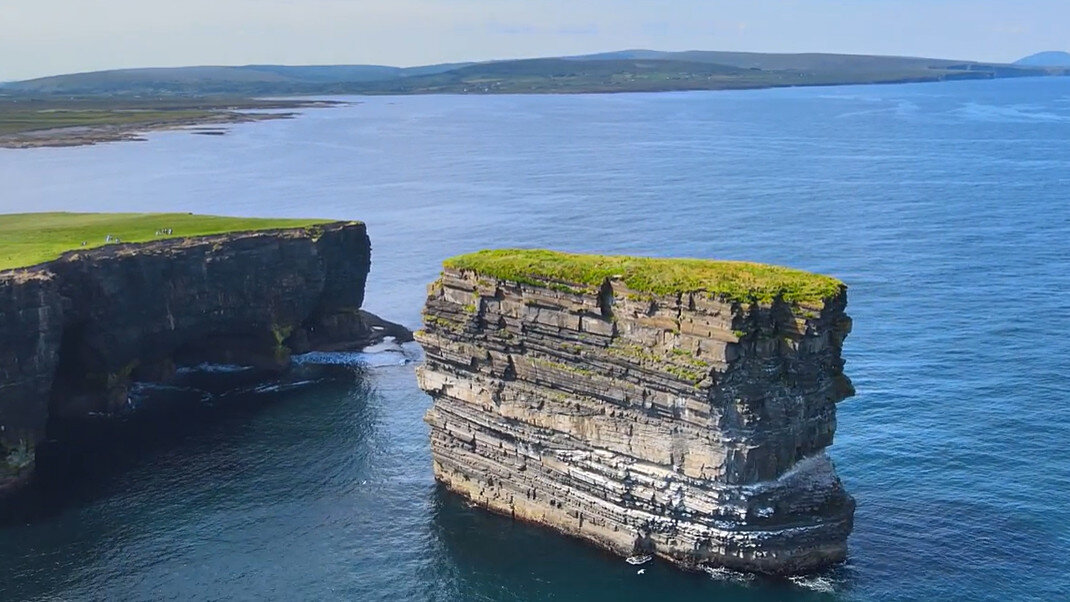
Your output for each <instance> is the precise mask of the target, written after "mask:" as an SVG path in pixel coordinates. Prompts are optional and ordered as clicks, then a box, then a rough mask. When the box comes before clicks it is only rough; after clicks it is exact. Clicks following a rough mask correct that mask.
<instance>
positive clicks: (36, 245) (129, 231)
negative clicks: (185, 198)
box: [0, 213, 330, 271]
mask: <svg viewBox="0 0 1070 602" xmlns="http://www.w3.org/2000/svg"><path fill="white" fill-rule="evenodd" d="M329 221H330V220H322V219H319V220H317V219H265V218H246V217H220V216H214V215H193V214H190V213H16V214H8V215H0V271H3V270H10V269H14V268H23V267H29V266H33V265H37V264H40V263H45V262H47V261H52V260H54V259H57V258H58V257H59V256H60V255H62V254H63V253H66V252H67V251H77V250H85V249H92V248H95V247H102V246H104V245H108V244H118V243H119V242H122V243H137V242H148V241H153V240H165V239H171V238H187V237H192V236H207V235H211V234H226V233H228V232H248V231H256V230H274V229H278V228H307V227H311V226H316V225H320V224H324V223H328V222H329ZM109 237H110V238H109ZM83 243H84V244H83Z"/></svg>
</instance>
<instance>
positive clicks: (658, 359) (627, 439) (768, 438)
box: [417, 268, 855, 574]
mask: <svg viewBox="0 0 1070 602" xmlns="http://www.w3.org/2000/svg"><path fill="white" fill-rule="evenodd" d="M583 288H584V287H583V285H574V284H572V283H567V282H565V283H562V282H552V283H547V286H545V287H544V286H535V285H529V284H518V283H515V282H508V281H502V280H498V279H495V278H493V277H490V276H487V275H485V274H478V273H475V272H472V271H468V270H455V269H451V268H447V269H446V270H445V271H444V272H443V276H442V278H441V279H440V280H438V281H437V282H436V283H434V284H433V285H432V286H431V288H430V294H429V297H428V300H427V305H426V308H425V312H424V315H425V323H426V330H424V331H421V332H420V333H417V340H418V341H419V342H420V343H421V344H422V345H423V346H424V350H425V352H426V356H427V361H426V364H425V365H424V366H422V367H421V368H420V369H419V372H418V376H419V383H420V386H421V388H423V389H424V390H425V391H426V392H428V393H429V394H430V395H431V396H432V397H433V398H434V405H433V406H432V408H431V409H430V410H429V411H428V413H427V416H426V420H427V422H428V424H429V425H430V426H431V446H432V453H433V458H434V472H435V476H436V478H437V479H438V480H439V481H440V482H441V483H443V484H444V485H445V486H446V487H448V488H449V489H451V490H453V491H455V492H457V493H459V494H460V495H462V496H464V497H466V498H467V499H469V500H470V501H472V502H473V503H476V504H478V505H480V506H483V507H485V508H487V509H489V510H492V511H495V512H498V513H501V514H505V515H507V516H512V517H515V518H517V519H522V520H526V521H531V522H534V523H538V524H541V525H545V526H549V527H552V528H554V529H557V530H559V531H562V532H564V533H567V534H570V535H574V536H577V537H580V538H583V539H586V540H589V541H592V542H594V543H596V544H598V545H600V546H602V547H604V548H607V549H609V550H612V551H614V552H617V553H620V554H622V555H632V554H654V555H657V556H660V557H663V558H666V559H669V560H671V561H673V562H675V563H677V564H680V565H682V566H686V567H691V568H700V567H703V566H726V567H730V568H735V569H741V570H747V571H756V572H763V573H773V574H790V573H798V572H806V571H810V570H814V569H817V568H821V567H824V566H827V565H829V564H832V563H836V562H839V561H842V560H843V559H844V558H845V557H846V552H847V537H848V535H849V534H850V532H851V528H852V524H853V515H854V507H855V503H854V500H853V499H852V498H851V496H850V495H848V494H847V492H846V491H845V490H844V488H843V486H842V484H841V482H840V480H839V478H838V477H837V476H836V473H835V471H834V469H833V466H832V463H831V461H830V460H829V458H828V456H827V455H826V453H825V448H826V447H827V446H829V445H831V444H832V441H833V433H834V431H835V428H836V406H835V404H836V402H838V401H840V400H841V399H843V398H845V397H847V396H850V395H852V394H853V389H852V387H851V383H850V381H849V380H848V379H847V377H846V376H845V375H844V374H843V360H842V359H841V355H840V352H841V348H842V344H843V340H844V337H846V336H847V334H848V332H849V331H850V327H851V321H850V318H848V317H847V316H846V315H845V313H844V308H845V305H846V302H847V297H846V291H845V289H841V290H840V292H839V293H837V294H836V295H834V296H832V297H830V298H827V299H825V300H824V302H823V303H817V304H810V305H805V304H799V303H788V302H785V301H783V300H782V299H779V298H778V299H775V300H774V301H773V302H772V303H740V302H733V301H728V300H725V299H723V298H720V297H713V296H710V295H708V294H705V293H698V292H682V293H678V294H671V295H652V294H646V293H638V292H636V291H631V290H629V289H628V288H627V287H626V286H625V285H624V284H623V282H621V281H620V280H616V279H607V280H606V282H605V283H604V284H603V286H602V289H601V290H600V291H590V292H587V293H585V292H583V291H582V290H579V289H583Z"/></svg>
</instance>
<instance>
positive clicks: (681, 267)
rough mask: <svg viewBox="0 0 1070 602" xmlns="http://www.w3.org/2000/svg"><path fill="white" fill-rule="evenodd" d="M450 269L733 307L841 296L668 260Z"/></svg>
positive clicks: (803, 275)
mask: <svg viewBox="0 0 1070 602" xmlns="http://www.w3.org/2000/svg"><path fill="white" fill-rule="evenodd" d="M444 265H445V266H446V267H448V268H453V269H460V270H472V271H474V272H477V273H480V274H486V275H488V276H492V277H494V278H497V279H500V280H509V281H512V282H522V283H526V284H533V285H537V286H546V285H550V286H551V287H553V285H555V284H559V285H563V286H564V288H566V289H568V288H571V287H569V286H568V285H580V286H582V287H585V288H591V287H598V286H600V285H601V284H602V282H603V281H605V279H606V278H610V277H614V276H619V277H620V278H621V279H622V280H623V281H624V283H625V284H627V285H628V287H629V288H631V289H632V290H635V291H640V292H646V293H653V294H658V295H664V294H672V293H679V292H696V291H704V292H708V293H710V294H713V295H722V296H724V297H727V298H729V299H732V300H734V301H740V302H749V301H763V302H769V301H772V300H773V299H775V298H778V297H779V298H782V299H784V300H785V301H789V302H793V303H808V304H810V303H812V304H821V303H822V302H823V301H824V300H826V299H828V298H830V297H833V296H835V295H837V294H839V293H840V291H841V290H842V289H843V286H844V285H843V283H842V282H840V281H839V280H837V279H835V278H832V277H830V276H822V275H819V274H811V273H810V272H804V271H802V270H795V269H791V268H785V267H781V266H774V265H765V264H760V263H749V262H743V261H714V260H709V259H665V258H655V257H629V256H625V255H576V254H572V253H560V252H557V251H545V250H538V249H496V250H486V251H478V252H476V253H470V254H468V255H460V256H458V257H453V258H451V259H447V260H446V261H445V263H444Z"/></svg>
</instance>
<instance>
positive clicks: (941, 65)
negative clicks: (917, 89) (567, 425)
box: [0, 50, 1070, 148]
mask: <svg viewBox="0 0 1070 602" xmlns="http://www.w3.org/2000/svg"><path fill="white" fill-rule="evenodd" d="M1061 55H1065V53H1041V54H1039V55H1034V56H1032V57H1027V58H1026V59H1022V61H1019V62H1018V63H1015V64H1002V63H984V62H976V61H955V60H946V59H930V58H916V57H897V56H874V55H850V54H825V53H806V54H766V53H754V52H720V51H685V52H661V51H656V50H623V51H617V52H606V53H601V54H588V55H580V56H563V57H551V58H535V59H516V60H502V61H487V62H478V63H447V64H439V65H427V66H422V67H389V66H383V65H314V66H287V65H245V66H201V67H174V68H149V69H118V70H111V71H95V72H88V73H74V74H68V75H55V76H51V77H43V78H38V79H31V80H26V81H20V82H10V83H6V84H0V148H3V147H8V148H12V147H14V148H23V147H35V146H67V145H79V144H92V143H95V142H101V141H111V140H127V139H137V134H138V133H139V132H144V131H148V130H157V129H169V128H175V127H188V126H194V125H209V126H218V125H226V124H229V123H234V122H241V121H251V120H258V119H271V118H278V117H280V116H282V117H285V116H288V115H278V114H264V113H250V112H249V110H252V109H264V108H269V109H279V108H284V109H285V108H298V107H302V106H308V105H307V101H302V100H288V101H287V100H271V101H268V100H262V98H263V97H266V96H280V95H289V96H313V95H315V96H324V95H341V94H350V95H395V94H599V93H614V92H667V91H684V90H739V89H753V88H774V87H793V86H836V85H849V84H891V83H908V82H934V81H947V80H963V79H997V78H1009V77H1037V76H1058V75H1070V55H1065V60H1064V59H1060V58H1059V56H1061ZM204 133H222V132H221V131H218V130H211V131H208V132H204Z"/></svg>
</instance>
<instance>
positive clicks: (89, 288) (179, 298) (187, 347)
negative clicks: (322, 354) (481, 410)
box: [0, 214, 407, 494]
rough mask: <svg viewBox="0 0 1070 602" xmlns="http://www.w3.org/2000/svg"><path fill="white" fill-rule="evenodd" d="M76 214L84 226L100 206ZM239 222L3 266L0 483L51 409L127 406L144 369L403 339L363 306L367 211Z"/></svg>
mask: <svg viewBox="0 0 1070 602" xmlns="http://www.w3.org/2000/svg"><path fill="white" fill-rule="evenodd" d="M71 215H72V214H67V216H66V217H64V216H59V217H57V214H52V215H51V216H42V217H41V218H40V219H41V220H43V221H40V222H38V223H39V224H47V223H50V222H49V221H48V220H50V219H53V218H55V219H59V220H60V221H61V222H69V221H70V219H71V217H70V216H71ZM12 217H13V218H19V217H26V216H12ZM74 219H77V220H80V221H79V227H80V228H81V227H83V226H84V223H86V220H94V219H96V216H86V215H75V216H74ZM139 219H140V218H139ZM195 219H196V220H201V221H199V222H197V223H200V224H201V225H202V226H203V224H204V223H205V222H204V221H203V220H204V219H208V218H203V216H192V217H190V218H188V220H187V221H189V222H190V223H192V221H193V220H195ZM221 219H223V220H226V219H231V218H221ZM120 221H121V220H120ZM158 221H161V222H162V223H165V224H166V223H167V220H158ZM171 221H173V220H171ZM138 223H140V222H138ZM180 223H185V222H180ZM212 223H213V224H214V226H213V227H215V226H218V224H216V223H215V222H212ZM220 223H223V222H220ZM239 223H240V225H242V227H252V226H256V225H258V224H259V226H260V228H261V229H252V230H245V231H235V232H227V233H220V234H211V235H200V236H189V237H181V238H166V239H161V240H153V241H149V242H141V243H136V244H126V243H120V244H108V245H107V246H100V247H98V248H87V249H81V248H79V249H77V250H74V251H69V252H66V253H64V254H62V255H61V256H59V257H58V259H54V260H52V261H47V262H45V263H40V264H36V265H32V266H29V267H22V268H16V269H8V270H4V271H0V341H3V343H4V344H3V346H0V494H2V493H4V492H5V490H9V491H10V490H14V489H15V488H16V487H17V486H19V485H21V484H22V483H24V482H26V481H27V480H28V479H29V477H30V476H31V474H32V472H33V468H34V459H35V448H36V446H37V444H38V443H39V442H40V441H42V440H43V438H44V437H45V436H46V428H47V425H48V422H49V420H50V418H57V417H62V418H78V417H84V416H90V415H101V414H110V413H115V412H120V411H122V410H123V409H124V408H125V407H126V406H127V404H128V390H129V387H130V385H131V383H133V382H135V381H151V382H160V381H166V380H168V379H169V378H170V377H171V376H173V375H174V373H175V370H176V366H181V365H195V364H199V363H202V362H218V363H230V364H241V365H245V366H255V367H258V368H260V369H262V370H264V371H266V372H281V371H284V370H286V369H287V368H288V367H289V364H290V356H291V354H293V353H301V352H305V351H310V350H314V349H321V350H331V349H342V348H359V347H362V346H364V345H367V344H371V343H373V342H375V341H376V340H379V339H381V338H382V336H383V335H394V336H399V337H402V338H404V336H405V334H406V333H407V331H405V330H404V329H403V328H401V327H399V326H397V325H394V324H390V323H388V322H383V321H381V320H378V319H377V318H375V317H374V316H372V315H371V314H367V313H366V312H363V311H362V310H361V309H360V307H361V304H362V302H363V300H364V285H365V281H366V279H367V276H368V270H369V267H370V254H371V245H370V242H369V240H368V235H367V231H366V228H365V226H364V224H363V223H360V222H327V223H315V224H311V225H302V226H300V227H286V228H272V229H263V227H264V225H265V224H266V225H271V222H256V223H251V221H250V220H243V221H241V222H239ZM138 227H139V228H140V227H141V226H138ZM168 230H170V229H168ZM138 231H140V230H138ZM33 232H34V233H35V234H34V236H37V234H36V233H40V234H41V236H49V235H50V236H51V239H50V240H57V239H61V238H62V237H63V236H64V232H61V231H50V230H49V229H48V228H44V227H41V228H37V229H33ZM68 234H69V232H68ZM161 234H163V235H165V236H166V235H168V234H171V232H169V231H167V232H163V233H161V232H156V233H155V235H157V236H158V235H161ZM147 236H148V237H153V236H154V233H153V231H152V230H148V234H147ZM99 238H100V241H103V240H104V235H101V236H100V237H99ZM108 238H109V239H112V236H111V235H109V236H108ZM6 242H9V241H6ZM98 242H99V241H97V239H96V238H94V243H98ZM36 244H37V243H36V242H34V241H27V245H29V246H25V247H20V249H23V250H25V249H30V250H33V251H34V252H35V253H36V252H37V251H36V250H35V249H36V248H37V247H34V245H36ZM5 250H9V249H5ZM48 252H51V251H48Z"/></svg>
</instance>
